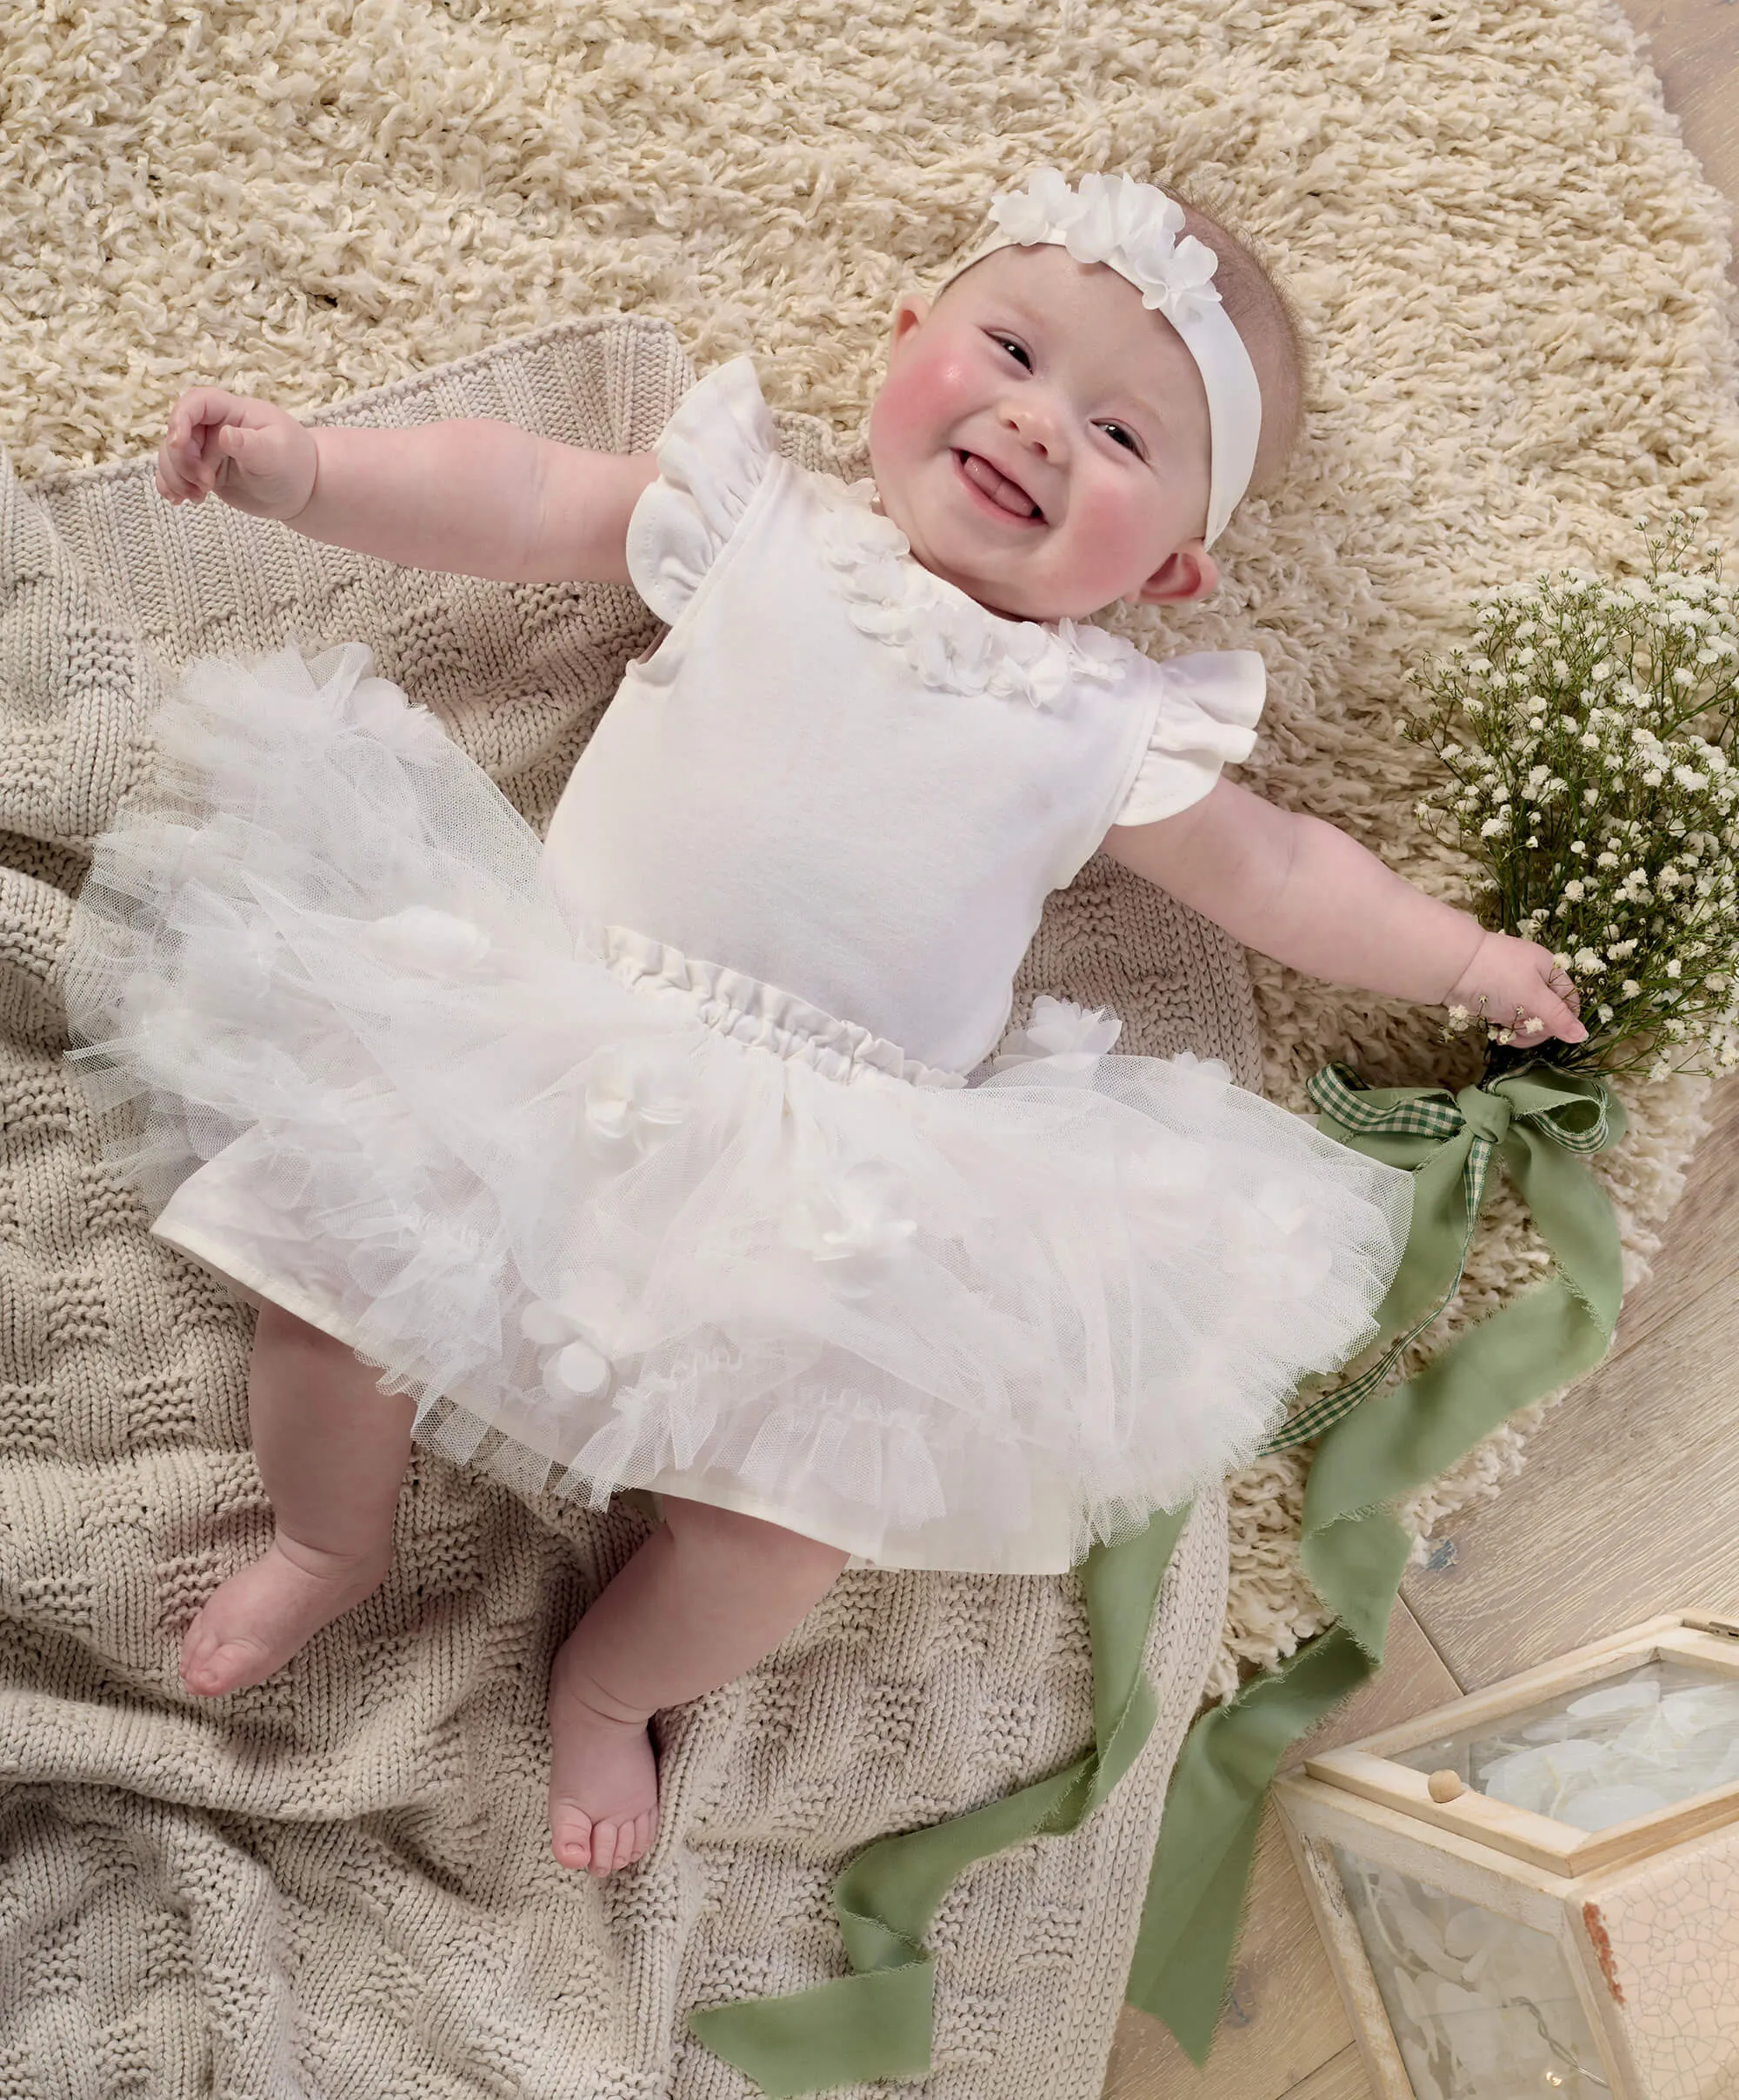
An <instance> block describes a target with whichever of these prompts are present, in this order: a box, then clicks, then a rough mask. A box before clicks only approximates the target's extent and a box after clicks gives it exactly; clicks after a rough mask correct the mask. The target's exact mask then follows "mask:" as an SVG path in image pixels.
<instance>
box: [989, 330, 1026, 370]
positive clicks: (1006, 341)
mask: <svg viewBox="0 0 1739 2100" xmlns="http://www.w3.org/2000/svg"><path fill="white" fill-rule="evenodd" d="M990 340H991V341H992V342H993V343H998V344H1000V345H1001V347H1002V348H1003V349H1004V350H1013V352H1014V353H1015V355H1016V357H1022V358H1025V359H1026V368H1027V370H1029V371H1031V370H1032V359H1031V358H1030V357H1027V353H1026V351H1025V350H1023V349H1022V347H1021V345H1020V344H1019V343H1016V340H1015V338H1014V337H1012V336H992V337H991V338H990Z"/></svg>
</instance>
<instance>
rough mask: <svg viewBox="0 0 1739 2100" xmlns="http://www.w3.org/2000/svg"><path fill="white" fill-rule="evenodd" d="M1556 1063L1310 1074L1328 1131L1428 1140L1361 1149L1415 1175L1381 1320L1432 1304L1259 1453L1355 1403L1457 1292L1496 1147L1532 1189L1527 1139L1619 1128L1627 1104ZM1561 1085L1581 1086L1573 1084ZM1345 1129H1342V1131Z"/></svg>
mask: <svg viewBox="0 0 1739 2100" xmlns="http://www.w3.org/2000/svg"><path fill="white" fill-rule="evenodd" d="M1550 1070H1551V1068H1550V1067H1549V1066H1539V1067H1536V1068H1533V1072H1532V1077H1526V1076H1524V1075H1523V1074H1522V1073H1519V1072H1517V1073H1512V1074H1510V1075H1509V1077H1506V1078H1502V1079H1499V1080H1496V1081H1495V1082H1494V1083H1492V1084H1491V1085H1490V1086H1484V1085H1480V1086H1464V1087H1462V1090H1461V1091H1460V1092H1459V1093H1458V1094H1456V1095H1455V1096H1453V1097H1451V1096H1450V1094H1449V1090H1448V1089H1447V1088H1445V1087H1440V1086H1436V1087H1423V1086H1397V1087H1383V1088H1372V1087H1369V1086H1367V1085H1366V1083H1365V1082H1364V1081H1363V1079H1361V1078H1360V1077H1358V1075H1357V1073H1356V1072H1355V1071H1354V1070H1353V1069H1352V1067H1351V1066H1350V1065H1347V1064H1338V1063H1336V1064H1325V1065H1324V1066H1323V1069H1322V1070H1321V1071H1319V1072H1318V1073H1317V1074H1316V1076H1315V1077H1314V1078H1312V1079H1311V1080H1310V1082H1309V1085H1308V1086H1307V1088H1306V1089H1305V1091H1306V1092H1307V1093H1308V1094H1309V1097H1310V1098H1311V1100H1312V1101H1313V1102H1315V1103H1316V1106H1317V1107H1318V1108H1319V1109H1320V1110H1322V1111H1323V1113H1322V1116H1321V1117H1320V1118H1319V1119H1318V1123H1317V1128H1318V1129H1319V1130H1321V1129H1323V1127H1324V1126H1325V1125H1326V1126H1328V1127H1329V1133H1330V1135H1331V1136H1333V1137H1339V1138H1341V1141H1342V1143H1347V1142H1348V1141H1349V1138H1351V1137H1362V1138H1378V1137H1393V1138H1397V1139H1401V1140H1403V1141H1405V1140H1409V1139H1415V1138H1419V1139H1423V1140H1424V1141H1425V1143H1424V1144H1423V1145H1416V1144H1410V1143H1405V1142H1403V1143H1400V1144H1398V1145H1378V1144H1375V1143H1366V1144H1362V1145H1360V1146H1358V1147H1357V1148H1356V1149H1357V1150H1360V1151H1363V1152H1366V1153H1369V1154H1370V1155H1372V1156H1373V1157H1376V1158H1379V1159H1383V1160H1386V1161H1387V1162H1388V1163H1389V1164H1390V1165H1391V1166H1404V1167H1411V1168H1412V1169H1413V1170H1414V1175H1415V1185H1414V1195H1413V1203H1414V1223H1413V1227H1412V1230H1410V1231H1409V1235H1408V1240H1407V1251H1406V1253H1405V1255H1404V1256H1403V1257H1402V1262H1401V1266H1400V1268H1399V1269H1398V1270H1396V1274H1395V1277H1394V1279H1393V1281H1392V1282H1391V1283H1390V1286H1389V1296H1388V1297H1387V1298H1386V1299H1385V1300H1384V1301H1383V1305H1382V1306H1381V1307H1379V1309H1378V1311H1377V1316H1376V1317H1377V1319H1378V1321H1379V1323H1381V1324H1382V1325H1383V1327H1384V1328H1385V1329H1387V1328H1390V1327H1392V1326H1394V1325H1395V1324H1396V1322H1397V1320H1400V1321H1401V1322H1402V1323H1403V1324H1404V1321H1405V1316H1404V1315H1403V1314H1402V1313H1401V1311H1400V1310H1399V1309H1400V1308H1401V1307H1402V1306H1404V1305H1416V1303H1418V1302H1419V1300H1420V1298H1421V1297H1425V1298H1426V1299H1427V1300H1429V1306H1428V1310H1426V1311H1425V1312H1424V1313H1423V1315H1422V1316H1421V1317H1419V1318H1418V1319H1417V1320H1416V1321H1415V1322H1414V1323H1413V1324H1412V1325H1411V1326H1409V1327H1408V1328H1407V1330H1406V1331H1405V1332H1404V1333H1403V1334H1401V1335H1400V1336H1399V1337H1397V1338H1396V1339H1395V1340H1394V1341H1392V1342H1390V1343H1389V1346H1388V1347H1387V1348H1386V1349H1384V1350H1383V1354H1382V1355H1381V1356H1380V1357H1378V1359H1377V1360H1376V1363H1372V1364H1371V1365H1370V1366H1369V1368H1368V1369H1366V1370H1363V1371H1361V1372H1360V1373H1359V1374H1358V1376H1357V1377H1354V1378H1349V1379H1345V1380H1343V1382H1342V1383H1340V1384H1338V1385H1336V1387H1334V1389H1333V1390H1331V1391H1329V1392H1326V1393H1323V1394H1322V1395H1320V1396H1319V1397H1317V1398H1316V1399H1315V1400H1313V1401H1311V1402H1310V1403H1309V1405H1308V1406H1306V1407H1304V1408H1303V1409H1301V1410H1299V1412H1298V1413H1297V1414H1296V1415H1294V1416H1293V1417H1292V1418H1291V1419H1290V1420H1289V1422H1288V1423H1287V1424H1286V1426H1285V1427H1284V1428H1283V1429H1282V1430H1277V1431H1276V1434H1275V1435H1274V1436H1272V1437H1269V1440H1268V1442H1267V1443H1265V1444H1263V1447H1262V1449H1263V1452H1264V1453H1268V1452H1272V1451H1284V1450H1290V1449H1291V1448H1292V1446H1293V1445H1295V1444H1299V1443H1309V1441H1310V1440H1311V1438H1312V1437H1320V1436H1321V1435H1322V1433H1323V1430H1326V1429H1329V1428H1331V1427H1332V1426H1333V1425H1334V1424H1335V1423H1336V1422H1339V1421H1341V1420H1342V1419H1343V1417H1345V1416H1347V1415H1349V1414H1351V1412H1352V1410H1354V1409H1355V1408H1356V1406H1357V1405H1358V1403H1359V1402H1360V1401H1361V1400H1363V1399H1364V1398H1365V1397H1367V1396H1368V1395H1369V1394H1370V1393H1373V1392H1375V1391H1376V1389H1377V1387H1378V1386H1380V1385H1381V1384H1382V1383H1383V1380H1384V1379H1385V1378H1386V1377H1388V1376H1389V1370H1391V1368H1392V1367H1393V1365H1394V1363H1395V1361H1396V1357H1399V1356H1400V1355H1401V1353H1402V1351H1403V1350H1405V1349H1407V1348H1408V1347H1409V1346H1410V1344H1411V1343H1414V1342H1416V1340H1417V1339H1418V1337H1420V1336H1421V1335H1422V1334H1423V1332H1424V1331H1425V1330H1426V1328H1428V1327H1429V1325H1430V1324H1431V1323H1432V1321H1433V1320H1435V1319H1436V1317H1437V1315H1438V1314H1439V1313H1440V1312H1442V1311H1443V1308H1444V1307H1445V1306H1446V1305H1447V1304H1448V1303H1449V1300H1450V1299H1451V1298H1452V1297H1454V1296H1455V1294H1456V1291H1457V1290H1459V1289H1460V1287H1461V1280H1462V1274H1463V1273H1464V1271H1465V1270H1466V1268H1467V1257H1468V1252H1469V1249H1470V1248H1471V1247H1472V1245H1473V1233H1474V1227H1475V1225H1476V1223H1478V1220H1479V1212H1480V1205H1481V1204H1482V1202H1483V1201H1484V1198H1485V1182H1486V1175H1487V1173H1488V1171H1489V1169H1490V1165H1491V1159H1492V1155H1493V1154H1494V1153H1495V1152H1497V1151H1499V1150H1502V1148H1503V1147H1504V1146H1505V1145H1506V1144H1508V1145H1509V1152H1508V1153H1506V1155H1505V1157H1507V1158H1508V1159H1509V1164H1510V1167H1511V1170H1512V1171H1513V1172H1514V1173H1515V1174H1516V1179H1517V1183H1518V1185H1520V1186H1521V1187H1522V1191H1523V1193H1524V1194H1525V1193H1526V1192H1527V1181H1528V1176H1529V1169H1528V1167H1527V1165H1526V1164H1525V1159H1526V1156H1527V1155H1526V1148H1527V1147H1529V1145H1530V1144H1543V1143H1545V1142H1547V1141H1548V1140H1549V1141H1551V1142H1552V1143H1556V1144H1557V1145H1558V1146H1560V1147H1562V1150H1565V1151H1567V1152H1599V1151H1603V1150H1605V1148H1606V1147H1607V1146H1608V1145H1609V1144H1613V1143H1616V1142H1617V1140H1618V1139H1619V1138H1620V1137H1622V1136H1623V1134H1624V1109H1623V1104H1622V1103H1621V1102H1618V1101H1616V1100H1615V1099H1614V1098H1613V1097H1611V1096H1610V1095H1609V1094H1608V1093H1607V1091H1606V1090H1605V1089H1604V1088H1603V1087H1602V1086H1601V1084H1600V1083H1599V1082H1598V1081H1594V1082H1592V1083H1591V1085H1592V1091H1591V1092H1584V1091H1582V1085H1583V1084H1584V1083H1582V1082H1578V1081H1575V1080H1573V1079H1571V1078H1570V1077H1569V1075H1567V1074H1564V1073H1557V1074H1556V1075H1554V1079H1555V1082H1556V1083H1547V1081H1546V1080H1545V1078H1544V1075H1545V1074H1546V1073H1548V1072H1549V1071H1550ZM1524 1078H1525V1083H1524ZM1566 1086H1573V1087H1575V1088H1576V1092H1575V1093H1573V1094H1569V1095H1568V1096H1567V1095H1566V1094H1565V1092H1564V1091H1563V1089H1564V1088H1565V1087H1566ZM1518 1125H1519V1126H1520V1132H1519V1135H1518V1136H1517V1137H1516V1140H1515V1141H1514V1142H1513V1143H1512V1142H1511V1131H1512V1130H1515V1129H1516V1126H1518ZM1343 1132H1345V1133H1346V1134H1347V1135H1346V1136H1345V1137H1343V1135H1342V1134H1343ZM1422 1210H1423V1214H1424V1215H1423V1230H1422V1226H1421V1212H1422ZM1542 1230H1543V1227H1542ZM1452 1251H1453V1256H1454V1263H1455V1266H1454V1270H1453V1273H1452V1274H1450V1275H1449V1277H1448V1280H1447V1282H1445V1281H1444V1280H1443V1272H1444V1271H1445V1270H1447V1269H1448V1268H1449V1259H1450V1255H1451V1252H1452ZM1614 1318H1615V1319H1616V1307H1615V1309H1614Z"/></svg>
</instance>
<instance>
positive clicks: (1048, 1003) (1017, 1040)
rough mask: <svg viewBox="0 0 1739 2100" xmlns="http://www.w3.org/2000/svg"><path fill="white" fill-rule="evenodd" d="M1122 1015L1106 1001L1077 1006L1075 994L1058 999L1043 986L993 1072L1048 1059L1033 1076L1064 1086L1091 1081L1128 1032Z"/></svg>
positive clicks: (1031, 1072) (991, 1066)
mask: <svg viewBox="0 0 1739 2100" xmlns="http://www.w3.org/2000/svg"><path fill="white" fill-rule="evenodd" d="M1122 1033H1123V1023H1122V1021H1121V1020H1119V1019H1118V1017H1117V1016H1116V1014H1114V1013H1111V1012H1110V1011H1109V1010H1107V1009H1106V1008H1104V1007H1103V1006H1093V1007H1086V1006H1077V1005H1076V1003H1075V1002H1074V1001H1073V1000H1072V999H1053V998H1052V997H1050V996H1049V994H1048V993H1045V992H1041V993H1040V994H1039V996H1038V997H1037V998H1036V999H1035V1000H1034V1001H1033V1003H1032V1011H1031V1013H1030V1014H1029V1015H1028V1017H1027V1023H1026V1026H1025V1027H1024V1028H1023V1029H1017V1030H1016V1032H1015V1033H1014V1034H1013V1035H1012V1036H1010V1037H1009V1039H1008V1041H1007V1042H1006V1043H1004V1044H1003V1048H1002V1049H1001V1050H999V1051H998V1052H997V1053H996V1057H995V1058H994V1059H993V1060H992V1062H991V1065H990V1070H991V1073H992V1074H993V1075H994V1074H995V1073H997V1072H1005V1071H1013V1070H1017V1069H1019V1068H1020V1067H1023V1066H1031V1065H1043V1068H1044V1069H1043V1070H1042V1071H1029V1072H1028V1073H1027V1074H1026V1077H1028V1078H1029V1079H1034V1080H1043V1081H1044V1082H1045V1083H1049V1084H1053V1085H1063V1086H1091V1085H1092V1083H1093V1075H1094V1074H1095V1073H1096V1071H1097V1070H1098V1069H1099V1060H1100V1058H1102V1057H1103V1056H1104V1055H1105V1053H1106V1051H1107V1050H1109V1049H1110V1047H1111V1045H1112V1044H1113V1043H1115V1042H1116V1039H1117V1037H1119V1036H1120V1035H1121V1034H1122Z"/></svg>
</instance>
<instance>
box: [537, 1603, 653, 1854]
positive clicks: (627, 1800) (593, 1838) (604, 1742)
mask: <svg viewBox="0 0 1739 2100" xmlns="http://www.w3.org/2000/svg"><path fill="white" fill-rule="evenodd" d="M573 1648H574V1637H573V1636H572V1635H571V1634H570V1636H569V1637H568V1638H567V1640H566V1641H564V1642H563V1644H562V1646H561V1647H560V1648H559V1649H558V1650H556V1660H555V1663H553V1665H552V1666H551V1668H550V1737H551V1740H552V1743H553V1748H554V1757H553V1759H552V1762H551V1764H550V1848H551V1850H553V1851H554V1853H555V1855H556V1858H557V1860H559V1861H560V1863H562V1865H563V1866H564V1867H584V1868H585V1869H586V1870H588V1871H589V1872H590V1873H592V1874H595V1875H596V1876H597V1877H598V1878H599V1879H600V1880H602V1879H603V1877H604V1876H605V1875H606V1874H612V1873H614V1872H615V1871H616V1869H617V1868H618V1867H626V1866H630V1865H631V1864H632V1863H633V1862H634V1861H635V1860H636V1859H638V1858H639V1857H641V1855H642V1854H643V1852H646V1851H648V1850H650V1847H651V1843H652V1840H653V1838H654V1837H656V1835H657V1831H658V1760H657V1757H656V1754H655V1752H654V1750H653V1748H652V1738H651V1737H650V1736H649V1735H648V1733H647V1732H646V1731H647V1724H646V1723H645V1722H644V1721H618V1720H613V1719H612V1718H611V1717H610V1716H609V1715H608V1714H606V1713H603V1712H600V1711H599V1710H598V1708H597V1707H596V1705H593V1704H591V1703H589V1702H588V1700H587V1698H586V1697H583V1696H582V1688H584V1689H585V1690H590V1685H589V1683H588V1681H587V1679H586V1677H585V1673H584V1671H583V1670H582V1669H581V1668H580V1667H579V1664H578V1663H577V1661H576V1659H575V1657H573V1656H572V1655H570V1650H572V1649H573Z"/></svg>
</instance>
